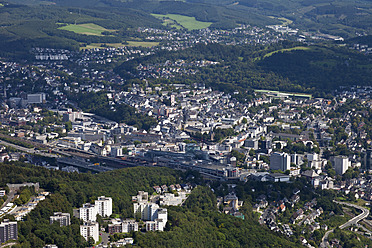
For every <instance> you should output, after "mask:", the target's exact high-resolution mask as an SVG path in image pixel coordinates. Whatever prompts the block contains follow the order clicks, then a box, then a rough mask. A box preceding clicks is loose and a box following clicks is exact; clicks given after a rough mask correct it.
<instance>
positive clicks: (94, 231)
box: [80, 221, 99, 242]
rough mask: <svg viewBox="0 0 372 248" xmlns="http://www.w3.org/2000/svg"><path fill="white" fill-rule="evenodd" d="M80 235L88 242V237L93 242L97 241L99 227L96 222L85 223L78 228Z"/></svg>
mask: <svg viewBox="0 0 372 248" xmlns="http://www.w3.org/2000/svg"><path fill="white" fill-rule="evenodd" d="M80 235H81V236H83V237H84V238H85V240H87V241H88V239H89V237H92V238H93V239H94V242H97V241H98V240H99V225H98V222H91V221H89V222H85V223H84V224H83V225H81V226H80Z"/></svg>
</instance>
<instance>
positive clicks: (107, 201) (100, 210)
mask: <svg viewBox="0 0 372 248" xmlns="http://www.w3.org/2000/svg"><path fill="white" fill-rule="evenodd" d="M95 206H96V209H97V214H99V215H101V216H102V217H108V216H110V215H111V214H112V198H111V197H105V196H100V197H98V200H96V201H95Z"/></svg>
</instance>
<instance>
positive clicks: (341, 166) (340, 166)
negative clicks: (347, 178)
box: [334, 156, 351, 175]
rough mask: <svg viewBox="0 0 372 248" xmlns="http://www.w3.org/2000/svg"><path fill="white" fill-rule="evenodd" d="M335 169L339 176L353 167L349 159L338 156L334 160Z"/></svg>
mask: <svg viewBox="0 0 372 248" xmlns="http://www.w3.org/2000/svg"><path fill="white" fill-rule="evenodd" d="M334 167H335V171H336V174H337V175H343V174H344V173H345V172H346V171H347V169H348V168H349V167H351V162H350V161H349V158H348V157H345V156H336V157H335V158H334Z"/></svg>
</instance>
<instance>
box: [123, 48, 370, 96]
mask: <svg viewBox="0 0 372 248" xmlns="http://www.w3.org/2000/svg"><path fill="white" fill-rule="evenodd" d="M178 59H183V60H185V61H186V62H188V61H194V60H203V59H204V60H210V61H215V62H219V64H217V65H213V66H209V67H202V68H197V70H198V72H197V73H196V74H195V75H187V76H178V77H176V78H175V79H171V80H172V81H182V82H186V83H194V82H196V83H198V82H205V83H206V84H207V86H210V87H212V88H215V89H218V90H223V91H227V92H232V91H240V92H244V91H246V90H249V89H271V90H281V91H289V92H307V93H312V94H315V95H316V96H324V95H325V94H326V93H327V92H331V91H332V90H334V89H337V88H338V87H339V86H350V85H371V83H372V82H371V80H370V79H371V78H372V64H371V56H366V55H364V54H361V53H359V52H355V51H353V50H350V49H348V48H346V47H339V46H322V45H318V46H303V45H301V44H298V43H290V42H283V43H279V44H273V45H270V46H268V47H263V46H223V45H216V44H213V45H198V46H196V47H194V48H190V49H186V50H183V51H178V52H172V53H162V54H157V55H153V56H149V57H145V58H139V59H137V60H133V61H129V62H125V63H123V64H122V65H121V66H119V67H118V68H116V71H117V72H118V73H120V74H121V76H123V77H126V78H133V77H136V75H137V73H138V70H137V66H138V65H139V64H142V65H153V64H160V65H161V64H163V63H165V62H166V61H167V60H169V61H176V60H178ZM153 80H154V81H155V82H156V81H157V80H156V79H153ZM171 80H168V81H171Z"/></svg>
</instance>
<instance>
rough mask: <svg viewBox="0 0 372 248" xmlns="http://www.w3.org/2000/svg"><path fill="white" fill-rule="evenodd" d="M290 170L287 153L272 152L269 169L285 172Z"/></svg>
mask: <svg viewBox="0 0 372 248" xmlns="http://www.w3.org/2000/svg"><path fill="white" fill-rule="evenodd" d="M290 168H291V157H290V156H289V155H288V154H287V153H280V152H274V153H273V154H271V156H270V169H271V170H281V171H283V172H284V171H286V170H289V169H290Z"/></svg>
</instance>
